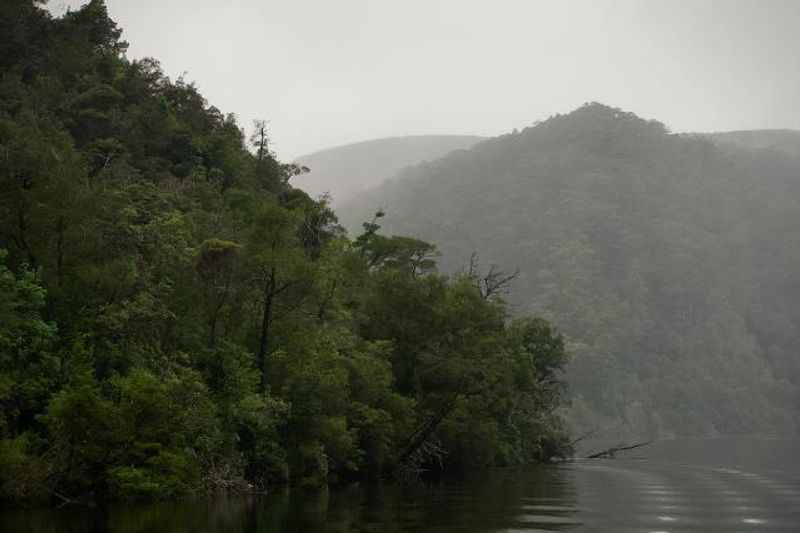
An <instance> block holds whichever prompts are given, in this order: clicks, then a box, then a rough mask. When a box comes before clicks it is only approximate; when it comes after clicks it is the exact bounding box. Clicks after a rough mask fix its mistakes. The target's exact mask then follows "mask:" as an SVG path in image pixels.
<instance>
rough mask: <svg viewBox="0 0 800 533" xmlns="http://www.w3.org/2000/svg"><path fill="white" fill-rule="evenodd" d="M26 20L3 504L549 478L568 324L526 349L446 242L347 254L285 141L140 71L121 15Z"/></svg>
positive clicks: (6, 196)
mask: <svg viewBox="0 0 800 533" xmlns="http://www.w3.org/2000/svg"><path fill="white" fill-rule="evenodd" d="M12 4H13V9H15V10H16V11H14V13H15V16H13V17H11V16H8V13H7V12H6V10H7V9H8V7H7V6H6V5H5V4H4V5H3V7H2V8H0V14H5V15H6V16H2V17H0V27H1V29H2V30H3V31H2V33H0V51H3V54H2V57H0V66H2V72H0V74H1V75H2V79H0V250H3V251H2V255H0V406H2V415H0V498H2V499H13V500H28V499H35V498H44V499H46V498H54V497H55V498H58V499H63V498H69V499H79V498H87V499H88V498H95V499H102V498H115V499H163V498H171V497H177V496H180V495H186V494H196V493H200V492H207V491H217V490H242V491H250V490H261V489H264V488H265V487H266V486H267V485H270V484H274V483H285V482H294V483H299V484H306V485H315V486H318V485H322V484H324V483H326V482H328V481H331V480H337V479H346V478H360V477H370V476H372V477H377V476H382V475H389V474H391V473H393V472H398V471H401V470H403V469H404V468H406V467H407V466H408V465H409V464H413V465H415V466H416V467H422V468H428V467H431V466H437V465H438V466H439V467H452V468H456V467H467V466H471V465H490V464H495V463H497V462H503V463H509V462H517V461H528V460H538V459H542V458H543V459H547V458H548V455H546V454H543V453H539V454H535V453H522V452H520V453H517V454H516V455H513V457H512V454H510V453H501V452H500V450H502V449H504V447H505V448H509V447H512V448H514V449H515V450H516V449H518V448H519V449H522V448H525V446H526V444H525V443H529V442H530V443H540V442H542V440H548V439H550V440H552V435H551V434H552V432H553V428H555V427H556V426H555V425H554V424H553V425H547V424H545V423H538V422H537V423H536V424H534V423H533V422H529V421H528V420H527V419H526V417H527V416H528V415H530V416H532V417H534V418H536V420H540V419H541V420H547V421H550V419H549V418H548V416H549V415H548V414H547V413H545V412H544V411H545V410H550V409H551V408H552V406H553V405H554V404H553V403H548V400H543V399H542V398H544V397H547V398H548V399H549V400H550V401H552V402H554V401H555V400H554V398H555V397H556V396H555V395H549V393H547V392H546V390H545V389H547V390H549V389H550V388H551V385H552V384H551V383H550V381H549V380H550V379H551V378H552V377H553V376H552V374H547V373H546V369H551V368H556V367H558V366H559V365H560V361H561V359H560V358H561V357H562V356H563V345H562V344H559V343H558V342H555V341H553V342H550V341H552V340H553V339H550V338H549V337H548V335H549V334H550V330H549V329H548V328H547V326H546V325H545V324H543V323H540V322H536V321H535V322H531V323H530V326H529V327H527V329H526V327H523V326H519V325H509V324H508V323H507V320H506V318H507V316H506V314H507V313H506V308H505V305H504V304H503V302H502V301H500V300H498V299H496V298H486V297H485V296H486V295H485V294H483V293H482V292H481V290H480V288H479V284H478V283H476V280H474V279H472V278H467V277H464V278H453V279H451V278H448V277H446V276H442V275H440V274H437V273H436V264H435V262H434V258H435V255H436V251H435V248H434V247H433V246H432V245H430V244H428V243H426V242H424V241H420V240H417V239H412V238H407V237H399V236H393V237H386V236H383V235H381V234H380V233H379V229H380V227H379V226H378V225H377V224H376V223H372V224H371V225H368V227H367V229H368V231H367V232H365V233H364V235H362V236H360V237H358V238H357V239H356V240H355V241H351V240H350V239H348V238H347V236H346V235H345V234H344V231H343V230H342V228H341V227H339V226H338V223H337V219H336V216H335V214H334V213H333V212H332V211H331V209H330V207H329V206H328V203H327V200H326V199H324V198H323V199H321V200H318V201H317V200H312V199H311V198H310V197H309V196H308V195H307V194H305V193H303V192H302V191H299V190H297V189H294V188H293V187H292V186H291V184H290V181H291V180H292V179H294V178H296V177H298V176H300V175H302V174H303V173H305V172H306V171H307V169H306V168H304V167H301V166H296V165H290V164H284V163H281V162H279V161H277V160H276V159H275V157H274V155H273V154H272V153H271V152H270V150H269V146H268V135H267V132H266V130H265V128H264V127H263V126H264V125H263V123H260V128H259V129H257V131H256V135H255V136H254V139H253V140H254V142H255V144H254V146H253V147H252V148H253V151H250V150H249V149H248V147H247V146H246V145H245V142H244V134H243V133H242V131H241V129H240V128H239V126H238V125H237V124H236V121H235V120H234V118H233V117H232V116H225V115H223V114H222V113H220V111H219V110H217V109H216V108H214V107H211V106H209V105H208V104H207V103H206V101H205V100H204V98H203V97H202V96H201V95H200V94H199V93H198V92H197V89H196V88H195V87H194V86H193V85H192V84H187V83H186V82H184V81H183V80H182V79H179V80H176V81H173V80H170V79H169V78H167V77H166V76H164V74H163V72H162V71H161V69H160V67H159V65H158V63H157V62H156V61H155V60H152V59H143V60H139V61H129V60H128V59H126V58H125V56H124V55H123V52H124V50H125V47H126V44H125V43H124V42H122V41H120V30H119V29H118V28H117V26H116V24H115V23H114V22H113V21H112V20H110V19H109V18H108V14H107V10H106V7H105V5H104V3H103V2H102V1H99V0H93V1H91V2H89V3H87V4H86V5H85V6H84V7H82V8H80V9H78V10H75V11H71V12H69V13H68V14H67V15H65V16H64V17H63V18H60V19H53V18H51V17H50V16H49V15H48V14H47V13H46V12H45V11H44V10H42V9H41V8H39V7H37V6H36V5H35V4H34V3H31V2H21V1H20V2H18V1H15V2H12ZM6 30H8V31H6ZM6 52H8V54H6ZM6 250H7V251H6ZM517 338H519V339H521V340H519V341H516V340H514V339H517ZM547 339H549V340H547ZM548 342H549V344H548ZM520 346H521V348H520ZM522 354H526V355H524V357H523V355H522ZM525 357H527V359H525ZM523 359H524V361H523ZM521 361H522V362H521ZM525 361H527V363H525ZM531 361H533V362H535V363H536V364H537V365H538V366H534V367H530V365H531V364H533V363H531ZM523 363H524V364H523ZM525 364H528V366H527V367H526V366H525ZM534 372H540V373H542V376H544V377H541V376H540V377H541V379H538V380H537V379H533V378H532V377H530V376H531V375H533V374H532V373H534ZM517 374H519V375H517ZM536 376H539V374H536ZM517 382H519V383H520V385H519V386H517V387H516V388H515V389H513V390H514V392H515V394H511V395H509V393H508V390H504V388H505V387H507V386H511V385H513V384H515V383H517ZM516 393H519V395H520V397H519V405H521V406H523V407H520V408H519V409H516V410H513V409H511V408H510V407H509V405H510V403H509V397H515V396H516ZM528 397H530V398H535V399H536V401H534V400H533V399H528ZM537 401H538V402H539V403H536V402H537ZM514 405H516V403H515V404H514ZM524 409H527V410H524ZM512 411H513V412H512ZM520 413H522V414H520ZM514 417H516V418H514ZM512 418H513V431H512V430H510V429H509V428H511V427H512V425H510V424H509V423H508V422H507V420H511V419H512ZM556 429H557V428H556ZM512 433H513V439H512V440H509V439H507V438H506V435H511V434H512ZM433 443H438V444H436V445H437V446H439V445H440V446H441V448H442V449H445V450H446V451H447V453H448V455H445V456H443V457H444V459H442V457H439V458H436V457H434V456H432V455H429V454H427V455H426V453H427V452H425V450H430V449H431V446H433V445H434V444H433ZM536 446H540V445H539V444H536ZM525 449H527V448H525ZM537 449H539V448H537ZM498 455H502V458H501V459H499V460H496V456H498ZM439 459H442V460H441V461H440V460H439Z"/></svg>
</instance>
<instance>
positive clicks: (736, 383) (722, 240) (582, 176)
mask: <svg viewBox="0 0 800 533" xmlns="http://www.w3.org/2000/svg"><path fill="white" fill-rule="evenodd" d="M798 156H800V133H798V132H793V131H752V132H732V133H724V134H711V135H686V134H683V135H678V134H671V133H670V132H669V131H668V130H667V128H666V127H665V126H664V125H663V124H661V123H659V122H656V121H649V120H643V119H641V118H639V117H637V116H635V115H633V114H631V113H627V112H624V111H621V110H619V109H615V108H611V107H608V106H604V105H601V104H596V103H592V104H587V105H585V106H583V107H581V108H579V109H577V110H575V111H574V112H572V113H569V114H566V115H557V116H554V117H551V118H550V119H548V120H545V121H543V122H541V123H538V124H536V125H534V126H532V127H530V128H526V129H525V130H523V131H520V132H514V133H511V134H507V135H503V136H500V137H497V138H494V139H490V140H486V141H483V142H481V143H479V144H478V145H476V146H475V147H473V148H472V149H471V150H468V151H460V152H455V153H452V154H450V155H448V156H446V157H444V158H442V159H440V160H438V161H434V162H430V163H424V164H420V165H418V166H415V167H413V168H410V169H408V170H406V171H404V172H401V173H400V174H399V175H398V176H396V177H395V178H393V179H392V180H390V181H388V182H386V183H385V184H384V185H382V186H380V187H378V188H376V189H374V190H372V191H370V192H368V193H365V194H364V195H362V196H360V197H359V198H357V199H355V200H354V201H352V202H350V203H349V204H348V205H346V206H345V207H344V208H343V209H342V210H341V212H342V217H343V224H344V225H345V226H346V227H351V226H352V225H353V223H354V222H355V221H357V220H359V218H360V217H363V216H365V215H366V213H368V212H370V210H372V209H374V208H375V207H376V206H380V207H381V208H383V209H385V211H386V217H385V219H384V227H385V228H386V229H387V230H390V231H394V232H398V233H402V234H407V235H412V236H414V237H417V238H422V239H425V240H429V241H430V242H434V243H436V244H437V245H438V246H439V247H440V250H441V252H442V257H441V260H440V263H441V264H442V266H443V269H444V270H446V271H449V272H458V271H463V270H464V269H465V266H466V265H468V264H469V262H470V257H471V256H472V254H473V253H475V252H477V253H478V255H479V257H480V258H481V259H482V260H483V261H484V262H485V263H487V264H498V265H502V266H503V267H505V268H512V269H513V268H518V269H519V271H520V275H519V277H518V278H517V279H516V280H515V282H514V285H513V286H514V292H513V294H512V295H510V297H509V302H510V304H511V308H512V310H513V312H514V313H519V314H521V315H524V314H527V313H534V314H538V315H542V316H545V317H547V318H548V319H549V320H551V321H552V322H553V323H554V324H556V325H557V326H558V327H559V329H560V330H561V331H563V332H564V334H565V337H566V338H567V340H568V343H569V345H570V346H571V350H570V351H571V353H572V354H573V357H571V360H570V363H569V366H568V370H567V380H568V382H569V390H570V393H569V394H570V399H571V407H570V409H569V419H570V422H571V424H573V428H574V431H575V432H576V433H579V432H583V431H591V430H599V434H602V433H603V432H605V434H606V435H608V436H611V435H620V434H621V435H628V436H630V435H633V434H647V435H649V436H670V435H714V434H720V433H724V434H731V433H754V432H762V433H793V432H796V431H797V428H798V423H799V422H800V357H798V346H800V307H798V305H797V302H798V300H799V299H800V242H798V236H800V157H798Z"/></svg>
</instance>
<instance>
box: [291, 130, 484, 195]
mask: <svg viewBox="0 0 800 533" xmlns="http://www.w3.org/2000/svg"><path fill="white" fill-rule="evenodd" d="M480 140H481V137H476V136H473V135H412V136H407V137H389V138H386V139H376V140H371V141H365V142H359V143H355V144H347V145H344V146H338V147H335V148H329V149H327V150H322V151H319V152H314V153H312V154H308V155H305V156H301V157H298V158H297V160H296V161H295V162H296V163H298V164H301V165H305V166H307V167H309V168H310V169H311V172H310V173H308V174H304V175H301V176H298V177H296V178H294V179H293V181H292V183H293V185H294V186H295V187H298V188H300V189H303V190H304V191H306V192H307V193H309V194H310V195H311V196H314V197H316V196H319V195H322V194H325V193H330V194H331V196H332V200H333V204H334V205H341V204H342V202H345V201H347V200H348V199H350V198H351V197H352V196H353V195H354V194H357V193H361V192H363V191H365V190H367V189H369V188H371V187H374V186H376V185H378V184H380V183H381V182H383V181H384V180H386V179H387V178H389V177H391V176H393V175H394V174H396V173H397V172H398V171H399V170H401V169H402V168H403V167H406V166H408V165H414V164H417V163H420V162H422V161H430V160H434V159H438V158H440V157H442V156H444V155H446V154H447V153H449V152H452V151H453V150H462V149H466V148H471V147H472V146H473V145H475V144H476V143H477V142H478V141H480Z"/></svg>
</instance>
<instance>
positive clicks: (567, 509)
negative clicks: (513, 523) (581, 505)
mask: <svg viewBox="0 0 800 533" xmlns="http://www.w3.org/2000/svg"><path fill="white" fill-rule="evenodd" d="M522 509H523V510H524V511H544V512H554V513H578V512H581V511H585V509H578V508H577V507H573V506H570V505H523V506H522Z"/></svg>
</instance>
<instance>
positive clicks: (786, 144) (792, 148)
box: [708, 130, 800, 159]
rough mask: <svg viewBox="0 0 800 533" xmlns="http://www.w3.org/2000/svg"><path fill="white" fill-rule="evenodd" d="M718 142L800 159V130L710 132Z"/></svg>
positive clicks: (712, 137) (711, 136)
mask: <svg viewBox="0 0 800 533" xmlns="http://www.w3.org/2000/svg"><path fill="white" fill-rule="evenodd" d="M708 136H709V137H710V138H711V139H712V140H714V141H715V142H718V143H729V144H733V145H736V146H739V147H741V148H749V149H752V150H771V151H774V152H780V153H782V154H784V155H788V156H791V157H794V158H797V159H800V131H796V130H747V131H729V132H722V133H710V134H708Z"/></svg>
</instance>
